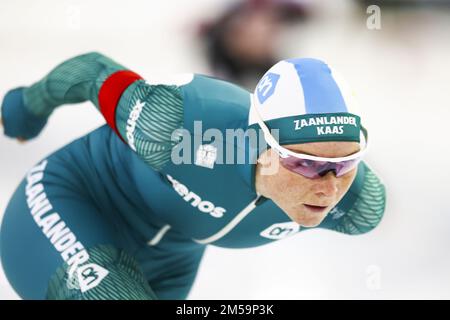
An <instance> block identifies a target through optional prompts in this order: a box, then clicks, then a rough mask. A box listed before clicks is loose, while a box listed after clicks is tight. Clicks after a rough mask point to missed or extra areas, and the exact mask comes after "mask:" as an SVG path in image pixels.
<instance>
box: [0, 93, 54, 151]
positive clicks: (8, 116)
mask: <svg viewBox="0 0 450 320" xmlns="http://www.w3.org/2000/svg"><path fill="white" fill-rule="evenodd" d="M23 89H24V88H17V89H13V90H10V91H8V92H7V93H6V95H5V97H4V98H3V102H2V108H1V116H0V126H3V128H4V134H5V135H6V136H8V137H11V138H16V139H17V140H18V141H19V142H21V143H23V142H25V141H26V140H30V139H32V138H34V137H36V136H37V135H38V134H39V133H40V132H41V131H42V129H43V128H44V126H45V124H46V123H47V117H39V116H36V115H34V114H32V113H31V112H30V111H28V110H27V109H26V107H25V104H24V101H23Z"/></svg>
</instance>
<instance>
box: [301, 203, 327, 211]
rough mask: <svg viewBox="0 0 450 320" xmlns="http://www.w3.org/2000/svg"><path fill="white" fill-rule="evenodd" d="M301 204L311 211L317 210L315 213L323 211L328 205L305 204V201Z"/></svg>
mask: <svg viewBox="0 0 450 320" xmlns="http://www.w3.org/2000/svg"><path fill="white" fill-rule="evenodd" d="M303 206H304V207H305V208H307V209H308V210H309V211H311V212H317V213H319V212H322V211H324V210H325V209H326V208H328V206H315V205H312V204H306V203H304V204H303Z"/></svg>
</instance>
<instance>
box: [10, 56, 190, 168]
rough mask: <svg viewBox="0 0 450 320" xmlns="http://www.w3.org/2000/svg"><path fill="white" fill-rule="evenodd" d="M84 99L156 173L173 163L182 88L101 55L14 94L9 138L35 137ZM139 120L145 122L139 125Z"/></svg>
mask: <svg viewBox="0 0 450 320" xmlns="http://www.w3.org/2000/svg"><path fill="white" fill-rule="evenodd" d="M84 101H91V102H92V103H93V104H94V105H95V107H96V108H97V109H98V110H99V111H100V112H101V113H102V114H103V116H104V117H105V119H106V121H107V123H108V125H109V126H110V127H111V128H112V129H113V130H114V131H115V132H116V133H117V134H118V136H119V137H120V138H121V139H122V140H123V141H127V143H128V145H129V146H130V147H131V148H132V149H133V150H134V151H135V152H136V153H137V154H138V155H139V156H140V157H141V158H143V160H144V161H145V162H146V163H148V164H149V165H150V166H151V167H153V169H155V170H159V169H160V168H161V167H162V166H163V165H164V164H165V163H166V162H167V161H168V160H169V159H170V155H171V150H172V148H173V146H174V145H175V144H176V143H177V141H172V139H171V136H172V133H173V131H174V130H175V129H177V128H182V127H183V102H182V98H181V93H180V88H179V87H178V86H176V85H150V84H148V83H147V82H145V81H144V80H143V79H142V78H141V77H140V76H139V75H138V74H136V73H134V72H132V71H130V70H127V68H125V67H124V66H122V65H120V64H118V63H116V62H115V61H113V60H111V59H110V58H108V57H106V56H104V55H102V54H100V53H97V52H91V53H86V54H83V55H80V56H77V57H74V58H71V59H69V60H66V61H64V62H62V63H61V64H59V65H58V66H56V67H55V68H54V69H53V70H52V71H51V72H49V73H48V74H47V75H46V76H45V77H44V78H43V79H41V80H40V81H37V82H36V83H34V84H33V85H31V86H29V87H23V88H17V89H14V90H11V91H10V92H8V93H7V95H6V96H5V98H4V100H3V104H2V118H3V119H2V120H3V125H4V130H5V134H6V135H7V136H10V137H20V138H25V139H32V138H34V137H35V136H37V135H38V134H39V133H40V131H41V130H42V128H43V127H44V126H45V123H46V122H47V118H48V117H49V116H50V115H51V113H52V112H53V111H54V110H55V109H56V108H57V107H59V106H61V105H64V104H70V103H80V102H84ZM150 106H151V107H150ZM139 117H141V118H142V119H143V121H140V122H139V126H137V125H136V122H137V118H139ZM127 137H128V138H127Z"/></svg>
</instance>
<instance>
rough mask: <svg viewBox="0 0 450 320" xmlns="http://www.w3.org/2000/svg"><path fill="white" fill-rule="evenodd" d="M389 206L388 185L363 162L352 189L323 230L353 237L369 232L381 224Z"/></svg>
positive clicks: (331, 215) (335, 209)
mask: <svg viewBox="0 0 450 320" xmlns="http://www.w3.org/2000/svg"><path fill="white" fill-rule="evenodd" d="M385 207H386V189H385V186H384V184H383V183H382V181H381V180H380V178H379V177H378V176H377V175H376V174H375V173H374V172H373V171H372V170H371V169H370V167H369V166H368V165H367V164H366V163H365V162H361V163H360V165H359V167H358V173H357V175H356V178H355V181H354V182H353V184H352V186H351V187H350V190H349V191H348V192H347V194H346V195H345V196H344V198H343V199H342V200H341V201H340V202H339V203H338V205H337V206H336V207H335V208H333V209H332V211H331V212H330V213H329V217H327V219H326V220H327V221H325V222H324V224H323V227H325V228H327V229H331V230H335V231H337V232H341V233H345V234H350V235H357V234H363V233H367V232H369V231H371V230H373V229H374V228H375V227H376V226H378V224H379V223H380V222H381V219H382V218H383V215H384V212H385ZM330 222H331V223H330Z"/></svg>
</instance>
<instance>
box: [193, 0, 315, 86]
mask: <svg viewBox="0 0 450 320" xmlns="http://www.w3.org/2000/svg"><path fill="white" fill-rule="evenodd" d="M307 3H308V2H307V1H295V0H243V1H240V2H238V3H236V4H234V5H233V6H231V7H228V8H227V10H226V11H225V12H224V13H223V14H222V15H221V16H220V17H219V18H218V19H217V20H216V21H213V22H210V23H204V24H202V25H201V27H200V36H201V39H202V41H203V42H204V44H205V50H206V52H205V53H206V58H207V60H208V63H209V65H210V68H211V69H212V72H213V73H214V74H215V76H217V77H219V78H223V79H227V80H230V81H233V82H235V83H237V84H241V85H243V86H247V87H249V89H251V87H252V86H253V85H254V84H255V81H256V80H257V79H259V78H260V77H261V76H262V75H263V74H264V72H265V71H266V70H267V69H269V68H270V67H271V66H272V65H273V64H275V63H276V62H277V61H278V60H280V59H281V57H278V56H277V50H276V47H275V46H276V43H277V38H278V36H279V35H280V32H281V29H282V27H283V26H286V25H288V24H289V23H292V22H299V21H303V20H305V19H306V18H307V17H308V10H307V9H308V5H307Z"/></svg>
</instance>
